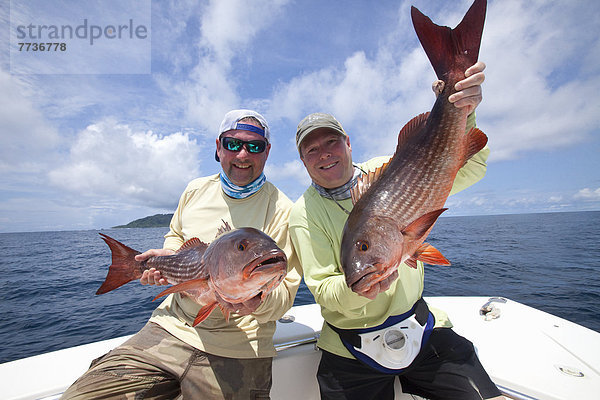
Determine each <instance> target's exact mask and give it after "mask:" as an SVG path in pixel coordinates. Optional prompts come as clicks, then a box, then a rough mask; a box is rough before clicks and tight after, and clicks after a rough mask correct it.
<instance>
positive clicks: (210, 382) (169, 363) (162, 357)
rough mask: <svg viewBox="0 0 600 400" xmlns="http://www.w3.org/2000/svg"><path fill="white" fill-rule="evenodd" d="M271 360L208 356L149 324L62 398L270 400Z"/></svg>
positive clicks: (96, 364) (95, 363) (98, 362)
mask: <svg viewBox="0 0 600 400" xmlns="http://www.w3.org/2000/svg"><path fill="white" fill-rule="evenodd" d="M271 362H272V359H271V358H252V359H234V358H225V357H219V356H215V355H212V354H208V353H205V352H203V351H200V350H198V349H196V348H194V347H191V346H189V345H187V344H186V343H184V342H182V341H181V340H179V339H177V338H175V337H174V336H172V335H171V334H169V333H168V332H167V331H165V330H164V329H163V328H162V327H160V326H159V325H157V324H154V323H147V324H146V325H145V326H144V327H143V328H142V329H141V330H140V331H139V332H138V333H137V334H135V335H134V336H132V337H131V338H130V339H129V340H128V341H126V342H125V343H123V344H122V345H121V346H119V347H117V348H115V349H114V350H112V351H110V352H109V353H107V354H105V355H104V356H102V357H100V358H98V359H96V360H94V361H93V362H92V365H91V366H90V369H89V370H88V371H87V372H86V373H85V374H84V375H82V376H81V377H80V378H79V379H78V380H77V381H75V383H73V384H72V385H71V386H70V387H69V388H68V389H67V391H66V392H65V393H64V394H63V396H62V397H61V399H78V400H79V399H86V400H88V399H136V400H137V399H176V398H178V397H179V398H183V399H227V400H230V399H231V400H237V399H240V400H241V399H244V400H247V399H269V392H270V390H271Z"/></svg>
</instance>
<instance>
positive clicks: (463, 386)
mask: <svg viewBox="0 0 600 400" xmlns="http://www.w3.org/2000/svg"><path fill="white" fill-rule="evenodd" d="M396 376H398V378H399V379H400V383H401V384H402V390H403V392H404V393H412V394H415V395H418V396H422V397H426V398H428V399H461V400H462V399H464V400H471V399H473V400H480V399H482V398H484V399H488V398H491V397H496V396H500V395H501V394H500V391H499V390H498V388H497V387H496V385H495V384H494V383H493V382H492V380H491V379H490V377H489V375H488V374H487V372H485V369H484V368H483V366H482V365H481V363H480V362H479V359H478V358H477V354H475V348H474V347H473V343H471V342H470V341H469V340H467V339H465V338H464V337H462V336H460V335H458V334H456V333H455V332H454V331H453V330H452V329H449V328H436V329H434V330H433V332H432V333H431V336H430V338H429V341H428V342H427V344H426V346H425V347H424V348H423V350H421V352H420V353H419V355H418V356H417V358H416V359H415V361H413V363H412V364H411V365H410V367H409V368H407V369H406V370H405V371H404V372H403V373H402V374H399V375H390V374H384V373H381V372H379V371H376V370H374V369H372V368H371V367H368V366H367V365H365V364H363V363H361V362H360V361H358V360H356V359H353V358H346V357H340V356H337V355H335V354H332V353H329V352H327V351H323V354H322V356H321V362H320V364H319V370H318V372H317V380H318V381H319V389H320V391H321V399H324V400H366V399H374V400H375V399H378V400H379V399H382V400H383V399H389V400H392V399H393V398H394V380H395V379H396Z"/></svg>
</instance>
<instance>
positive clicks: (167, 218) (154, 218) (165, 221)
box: [113, 214, 173, 228]
mask: <svg viewBox="0 0 600 400" xmlns="http://www.w3.org/2000/svg"><path fill="white" fill-rule="evenodd" d="M172 217H173V214H155V215H151V216H149V217H144V218H140V219H136V220H135V221H131V222H130V223H128V224H126V225H118V226H113V228H161V227H165V226H167V227H168V226H169V223H171V218H172Z"/></svg>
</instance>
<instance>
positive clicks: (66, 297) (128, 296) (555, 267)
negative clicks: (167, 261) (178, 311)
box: [0, 212, 600, 363]
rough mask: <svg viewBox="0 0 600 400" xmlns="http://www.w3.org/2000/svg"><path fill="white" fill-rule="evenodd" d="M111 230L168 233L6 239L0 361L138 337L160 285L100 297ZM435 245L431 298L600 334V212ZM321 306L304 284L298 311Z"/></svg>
mask: <svg viewBox="0 0 600 400" xmlns="http://www.w3.org/2000/svg"><path fill="white" fill-rule="evenodd" d="M99 232H102V233H105V234H107V235H109V236H112V237H114V238H115V239H117V240H119V241H122V242H123V243H125V244H127V245H128V246H130V247H132V248H134V249H138V250H140V251H143V250H146V249H149V248H160V247H162V242H163V235H164V234H165V233H166V232H167V228H145V229H105V230H102V231H97V230H91V231H70V232H64V231H61V232H34V233H3V234H0V254H2V258H1V261H0V273H1V276H2V279H1V283H0V302H1V305H2V306H1V307H0V321H2V324H0V343H2V346H0V363H2V362H7V361H11V360H15V359H18V358H23V357H28V356H33V355H36V354H40V353H45V352H49V351H54V350H59V349H62V348H66V347H71V346H75V345H79V344H84V343H90V342H94V341H98V340H104V339H109V338H113V337H117V336H122V335H127V334H132V333H135V332H136V331H137V330H139V329H140V328H141V327H142V326H143V325H144V323H145V322H146V320H147V319H148V318H149V316H150V314H151V313H152V310H153V309H154V308H155V307H156V306H157V305H158V303H157V302H152V301H151V300H152V298H153V297H154V296H155V295H156V294H157V293H158V292H159V291H160V289H159V288H157V287H150V286H142V285H140V284H139V283H138V282H132V283H129V284H127V285H125V286H123V287H121V288H119V289H117V290H115V291H113V292H110V293H107V294H104V295H101V296H96V295H95V294H94V293H95V292H96V290H97V289H98V287H99V286H100V284H101V283H102V282H103V280H104V278H105V276H106V272H107V270H108V265H109V264H110V251H109V249H108V247H107V246H106V244H105V243H104V242H103V241H102V240H101V238H100V236H99V235H98V233H99ZM428 241H429V242H430V243H432V244H433V245H434V246H435V247H437V248H438V249H439V250H440V251H441V252H442V253H443V254H444V255H445V256H446V257H447V258H448V259H449V260H450V261H451V262H452V266H449V267H441V266H426V272H425V277H426V279H425V296H503V297H507V298H510V299H512V300H515V301H518V302H521V303H524V304H527V305H529V306H532V307H535V308H538V309H541V310H543V311H546V312H549V313H551V314H554V315H557V316H560V317H562V318H565V319H568V320H570V321H573V322H576V323H578V324H581V325H583V326H586V327H588V328H590V329H593V330H595V331H599V332H600V279H599V278H600V212H577V213H549V214H519V215H496V216H477V217H446V218H440V220H439V221H438V223H437V224H436V226H435V228H434V230H433V231H432V233H431V235H430V236H429V239H428ZM312 302H314V300H313V298H312V296H311V294H310V292H309V291H308V290H307V288H306V287H305V286H304V285H303V286H302V287H301V288H300V290H299V293H298V296H297V298H296V302H295V304H296V305H300V304H308V303H312Z"/></svg>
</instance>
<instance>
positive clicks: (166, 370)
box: [62, 110, 300, 399]
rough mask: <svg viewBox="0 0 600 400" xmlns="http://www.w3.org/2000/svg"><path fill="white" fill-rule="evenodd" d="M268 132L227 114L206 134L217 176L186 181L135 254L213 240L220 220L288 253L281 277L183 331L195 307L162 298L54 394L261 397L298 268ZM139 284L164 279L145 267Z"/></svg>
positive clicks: (248, 116) (257, 118) (256, 122)
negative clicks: (154, 236)
mask: <svg viewBox="0 0 600 400" xmlns="http://www.w3.org/2000/svg"><path fill="white" fill-rule="evenodd" d="M270 148H271V144H270V131H269V126H268V125H267V121H266V120H265V119H264V117H263V116H262V115H260V114H259V113H257V112H255V111H252V110H233V111H230V112H228V113H227V114H226V115H225V118H224V119H223V122H222V123H221V126H220V128H219V133H218V136H217V139H216V153H215V158H216V160H217V161H219V162H220V163H221V168H222V171H221V172H220V173H218V174H215V175H212V176H207V177H203V178H197V179H195V180H193V181H191V182H190V183H189V184H188V186H187V188H186V189H185V191H184V192H183V194H182V195H181V198H180V200H179V205H178V207H177V210H175V213H174V214H173V218H172V220H171V224H170V230H169V233H167V234H166V235H165V242H164V245H163V249H152V250H148V251H146V252H145V253H143V254H140V255H138V256H137V257H136V259H137V260H138V261H142V260H145V259H147V258H149V257H150V256H163V255H169V254H173V253H174V252H175V251H176V250H177V249H179V248H180V247H181V246H182V244H183V243H185V242H186V241H187V240H189V239H191V238H198V239H200V240H201V241H203V242H205V243H210V242H211V241H213V240H214V238H215V235H216V233H217V230H218V229H219V228H220V227H221V225H222V224H223V221H226V222H227V223H229V225H230V226H231V227H232V228H240V227H254V228H256V229H259V230H261V231H263V232H265V233H266V234H267V235H269V236H271V237H272V238H273V240H275V242H277V245H278V246H279V247H280V248H281V249H283V250H284V252H285V253H286V256H287V258H288V274H287V276H286V278H285V280H284V281H283V282H282V283H281V284H280V285H279V286H278V287H277V288H276V289H275V290H274V291H273V292H271V293H270V294H269V295H268V296H267V297H266V298H265V299H264V300H263V301H262V302H261V301H260V295H259V296H257V297H256V298H254V299H251V300H249V301H247V302H246V303H244V304H243V306H241V307H239V308H238V309H237V310H236V312H233V313H232V314H231V315H230V316H229V320H226V319H225V317H224V316H223V313H222V312H221V310H220V309H219V308H218V307H217V308H215V310H214V311H213V312H212V313H211V314H210V315H209V316H208V317H207V318H206V319H205V320H204V321H202V322H201V323H199V324H198V325H196V326H195V327H193V326H192V325H193V322H194V318H195V316H196V314H197V313H198V311H199V309H200V305H199V304H197V303H196V302H194V301H193V300H191V299H190V298H188V297H186V296H185V295H181V294H179V293H175V294H171V295H169V296H168V297H167V298H166V299H165V300H164V301H163V302H162V304H160V305H159V306H158V308H157V309H156V310H155V311H154V313H153V314H152V317H151V318H150V321H149V322H148V323H147V324H146V325H145V326H144V327H143V328H142V329H141V330H140V331H139V332H138V333H137V334H135V335H134V336H133V337H132V338H131V339H129V340H128V341H127V342H125V343H124V344H122V345H121V346H119V347H117V348H116V349H114V350H113V351H111V352H110V353H108V354H106V355H104V356H103V357H101V358H100V359H98V360H96V361H94V362H93V363H92V366H91V367H90V369H89V370H88V371H87V372H86V373H85V374H84V375H83V376H82V377H81V378H79V379H78V380H77V381H76V382H75V383H74V384H73V385H71V387H70V388H69V389H68V390H67V392H65V394H64V395H63V397H62V398H64V399H90V398H127V399H128V398H132V399H134V398H136V399H137V398H144V399H159V398H160V399H175V398H177V397H178V396H179V395H182V396H183V398H184V399H254V398H261V399H263V398H264V399H267V398H269V392H270V388H271V361H272V357H273V356H274V355H275V348H274V346H273V334H274V333H275V321H277V319H279V318H280V317H281V316H283V314H284V313H285V312H286V311H287V310H288V309H289V308H290V307H291V306H292V304H293V301H294V297H295V295H296V291H297V290H298V285H299V284H300V274H299V273H298V272H297V268H298V260H297V257H296V256H295V253H294V251H293V248H292V245H291V241H290V238H289V234H288V218H289V213H290V210H291V207H292V202H291V201H290V200H289V199H288V198H287V197H286V196H285V194H283V192H281V191H280V190H279V189H277V188H276V187H275V186H274V185H273V184H271V183H270V182H269V181H267V180H266V177H265V175H264V173H263V168H264V166H265V162H266V161H267V157H268V155H269V150H270ZM140 281H141V282H142V284H157V285H163V284H167V282H166V280H165V279H164V278H162V277H161V276H160V273H159V272H158V271H154V270H149V271H145V272H144V275H143V276H142V278H141V280H140Z"/></svg>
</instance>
